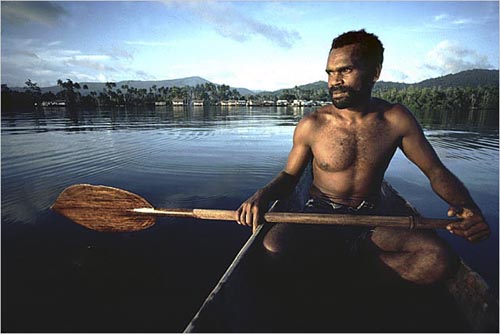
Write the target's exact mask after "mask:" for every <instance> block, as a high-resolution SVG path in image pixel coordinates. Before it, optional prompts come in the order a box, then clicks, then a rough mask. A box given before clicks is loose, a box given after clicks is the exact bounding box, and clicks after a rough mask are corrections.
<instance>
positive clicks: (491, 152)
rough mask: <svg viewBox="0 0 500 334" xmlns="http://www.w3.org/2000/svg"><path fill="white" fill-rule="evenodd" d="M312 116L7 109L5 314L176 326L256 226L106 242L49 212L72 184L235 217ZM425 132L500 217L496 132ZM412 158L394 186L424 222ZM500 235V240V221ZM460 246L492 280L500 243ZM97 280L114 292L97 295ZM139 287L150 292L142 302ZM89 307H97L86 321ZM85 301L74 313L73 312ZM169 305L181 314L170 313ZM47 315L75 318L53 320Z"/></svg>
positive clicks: (206, 226) (396, 168) (189, 226)
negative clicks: (108, 187) (478, 247)
mask: <svg viewBox="0 0 500 334" xmlns="http://www.w3.org/2000/svg"><path fill="white" fill-rule="evenodd" d="M310 111H311V109H307V108H296V109H293V108H272V107H269V108H262V107H258V108H245V107H243V108H241V107H234V108H213V107H201V108H186V107H179V108H171V107H159V108H155V109H117V110H94V111H87V110H80V111H67V110H64V109H47V110H43V111H37V112H31V113H17V114H2V199H1V201H2V244H3V247H4V250H5V251H4V252H3V255H2V256H3V258H2V260H5V262H3V263H4V264H3V268H2V269H4V270H2V273H3V275H7V279H6V280H5V281H6V282H9V285H8V289H4V291H6V293H8V296H7V297H6V299H5V300H6V302H5V308H6V309H9V310H11V311H10V312H12V313H11V316H10V317H9V319H8V320H9V321H11V323H12V319H14V320H16V319H17V321H19V323H20V324H21V323H22V321H24V319H25V318H30V319H39V320H40V323H43V324H44V325H43V326H42V327H40V328H38V330H37V331H49V332H54V331H67V332H73V331H77V330H80V331H87V330H88V331H103V328H105V329H109V331H125V330H126V331H142V332H151V331H159V330H160V328H161V331H172V332H178V331H182V329H183V328H184V326H185V325H186V321H189V319H190V317H192V316H193V314H194V312H196V309H197V307H198V306H199V305H200V304H201V303H202V302H203V299H204V298H205V297H206V295H207V294H208V292H209V291H210V289H211V288H212V287H213V285H214V284H215V282H216V281H217V279H218V278H219V277H220V276H221V274H222V273H223V271H224V269H225V268H226V267H227V265H228V264H229V262H230V261H231V259H232V258H233V257H234V256H235V255H236V253H237V251H238V249H239V248H240V247H241V245H242V244H243V243H244V241H245V239H246V238H247V237H248V236H249V234H250V232H249V231H248V229H245V228H243V227H240V226H238V225H237V224H231V223H227V224H220V223H205V222H204V223H203V224H199V223H197V222H195V221H194V222H193V221H188V222H186V221H182V222H178V221H175V220H174V221H167V222H162V223H158V224H157V225H155V227H154V228H153V229H151V230H146V231H144V232H141V233H137V234H125V235H123V234H122V235H116V234H114V235H108V234H99V233H95V232H91V231H87V230H84V229H83V228H81V227H79V226H74V224H71V223H69V222H68V221H67V220H65V219H64V218H62V217H60V216H58V215H56V214H54V213H52V212H51V211H49V209H48V208H49V207H50V205H51V204H52V203H53V201H54V200H55V198H56V197H57V195H58V194H59V193H60V192H61V191H62V189H64V188H65V187H67V186H69V185H71V184H75V183H92V184H105V185H111V186H115V187H119V188H124V189H127V190H130V191H132V192H135V193H138V194H141V195H142V196H143V197H145V198H147V199H148V200H149V201H150V202H151V203H152V204H154V205H155V206H159V207H199V208H220V209H235V208H236V207H237V206H238V205H239V204H240V203H241V202H242V201H243V200H244V199H246V198H247V197H248V196H249V195H250V194H252V193H253V192H254V191H255V190H256V189H257V188H258V187H261V186H262V185H263V184H265V183H266V182H268V181H269V180H270V179H271V178H272V177H273V176H274V175H276V173H277V172H278V171H279V170H281V168H283V165H284V163H285V161H286V158H287V154H288V152H289V150H290V148H291V143H292V135H293V130H294V126H295V125H296V124H297V122H298V121H299V120H300V119H301V118H302V117H303V115H304V114H306V113H308V112H310ZM425 131H426V134H427V136H428V137H429V139H430V140H431V142H432V144H433V145H434V147H436V150H437V151H438V154H439V155H440V156H441V157H442V158H443V159H444V160H445V163H446V164H447V166H449V167H450V168H451V169H452V170H453V171H454V172H455V173H457V175H458V176H459V177H460V178H461V179H462V180H463V181H464V183H465V184H466V185H467V186H468V187H469V189H470V190H471V191H472V192H473V194H474V196H475V198H477V199H478V201H479V202H480V203H482V204H487V205H486V207H485V210H484V211H485V214H486V215H487V216H488V219H491V220H495V219H496V220H497V221H498V130H497V129H488V128H477V127H476V128H470V127H440V126H435V125H432V126H430V125H428V126H425ZM406 164H409V163H407V160H406V159H405V158H404V157H402V156H401V155H397V156H396V157H395V160H394V161H393V163H391V166H392V167H391V168H392V169H391V170H390V171H388V175H387V176H388V177H389V178H390V180H391V182H393V181H394V184H395V185H396V186H397V188H398V190H400V191H401V192H402V193H404V194H405V196H407V198H408V199H409V200H410V201H412V202H414V203H415V204H416V205H417V207H418V208H422V209H423V211H424V212H423V213H424V214H426V215H430V216H435V215H437V213H440V212H445V211H444V210H443V209H442V203H441V202H438V200H436V201H434V200H430V196H429V195H428V194H429V192H430V190H425V191H424V190H422V184H425V180H424V181H422V179H421V178H422V175H420V174H419V172H418V171H415V170H414V169H409V168H408V167H407V165H406ZM495 180H496V182H495ZM427 191H428V192H427ZM494 234H495V237H496V242H497V241H498V226H495V229H494ZM495 246H496V247H495ZM460 247H461V248H462V249H464V250H465V252H466V253H467V254H472V255H473V256H471V257H469V258H468V259H467V260H468V261H469V264H471V265H473V267H474V266H475V268H479V269H480V270H481V273H482V274H484V273H486V274H487V276H486V277H487V279H489V281H490V282H496V283H498V274H495V268H496V272H498V256H497V257H496V258H495V256H494V254H497V255H498V252H497V248H498V243H496V244H494V245H491V244H486V246H485V247H487V249H486V253H487V254H493V255H489V256H484V254H485V253H481V254H476V253H477V252H476V253H474V252H473V251H471V248H468V247H470V246H468V245H466V246H464V245H459V248H460ZM495 252H496V253H495ZM131 259H132V260H131ZM110 263H111V264H114V265H112V266H109V265H108V264H110ZM138 272H140V273H147V275H145V276H141V275H137V274H136V273H138ZM127 275H128V276H129V277H127ZM495 275H496V276H495ZM102 277H105V278H106V282H107V283H109V284H110V286H111V287H110V288H109V289H110V291H112V292H109V291H108V290H106V289H103V286H102V284H101V283H102V282H101V281H100V279H102ZM200 277H201V279H200ZM2 278H4V277H2ZM194 278H196V279H194ZM135 280H137V281H138V282H139V283H141V284H143V285H144V286H147V293H146V294H144V289H141V288H138V287H137V285H136V284H134V282H135ZM152 280H153V281H152ZM5 281H4V282H5ZM113 282H119V284H121V286H125V287H128V288H127V289H120V288H119V287H115V286H112V285H113ZM131 285H136V287H135V289H134V288H133V287H131ZM27 287H29V289H28V290H27ZM54 291H55V292H57V293H54ZM49 295H50V296H49ZM40 296H41V297H40ZM138 296H141V297H138ZM42 297H43V298H42ZM155 302H156V304H155ZM117 304H118V308H117ZM95 305H102V306H101V308H100V309H99V310H98V311H96V312H95V314H91V315H92V316H88V315H89V312H90V311H89V310H91V309H94V306H95ZM78 307H80V308H81V313H80V315H79V316H78V315H76V314H77V313H74V314H68V313H69V311H68V310H73V309H75V308H78ZM138 308H140V309H138ZM106 310H116V313H113V315H114V316H116V317H118V316H119V317H120V319H128V318H130V319H132V318H134V319H138V317H131V316H130V314H131V312H142V313H141V317H142V318H141V319H148V321H147V324H146V325H145V324H144V323H145V322H144V321H142V322H141V321H139V320H138V321H137V323H127V324H128V325H129V326H128V327H126V328H125V327H119V326H117V325H113V324H111V323H110V320H109V319H107V320H106V319H104V317H103V316H102V314H105V313H104V312H105V311H106ZM127 310H131V311H127ZM158 310H162V311H161V312H159V311H158ZM164 310H169V311H170V312H167V313H169V314H173V316H171V317H167V318H165V312H164ZM101 311H102V312H101ZM114 312H115V311H114ZM120 312H121V313H120ZM53 314H64V316H65V317H66V318H65V319H68V320H66V322H65V323H64V322H63V323H61V322H57V321H55V320H50V319H53V317H52V318H51V315H53ZM99 314H101V315H100V318H99ZM134 315H137V314H134ZM96 317H97V318H96ZM89 319H90V320H89ZM106 321H107V322H106ZM130 321H131V322H133V321H132V320H130ZM139 322H140V323H139ZM82 323H84V324H85V325H81V324H82ZM63 324H64V326H66V327H62V326H63ZM103 324H104V327H103V326H98V325H103ZM82 326H84V327H82ZM16 328H17V329H21V331H23V330H22V329H26V327H22V326H20V327H16ZM16 328H14V329H16ZM86 329H87V330H86ZM12 331H14V330H12ZM24 331H26V330H24Z"/></svg>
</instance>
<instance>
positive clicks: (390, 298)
mask: <svg viewBox="0 0 500 334" xmlns="http://www.w3.org/2000/svg"><path fill="white" fill-rule="evenodd" d="M307 170H309V169H307ZM304 174H305V175H304V176H303V177H302V179H301V181H300V182H299V185H298V186H297V189H296V191H295V193H294V194H293V195H292V196H291V197H290V198H288V199H286V200H283V201H278V202H276V203H275V204H274V205H273V207H272V209H271V210H274V211H286V212H293V211H298V210H299V208H300V207H301V206H302V203H304V202H305V200H306V196H307V189H308V188H309V185H310V182H311V176H310V172H306V173H304ZM382 194H383V197H384V201H383V203H384V204H383V205H385V207H387V208H388V209H390V211H388V212H387V215H410V214H411V215H418V212H417V211H416V210H415V208H413V207H412V206H411V205H410V204H409V203H408V202H407V201H406V200H405V199H404V198H402V197H401V196H400V195H399V194H398V193H397V192H396V191H395V190H394V189H393V188H392V187H391V186H390V185H389V184H388V183H386V182H384V184H383V187H382ZM271 226H272V225H271V224H264V225H261V226H260V227H259V229H258V231H257V232H256V233H254V234H253V235H252V236H251V237H250V238H249V240H248V241H247V242H246V243H245V245H244V246H243V248H242V249H241V250H240V252H239V253H238V255H237V256H236V258H235V259H234V261H233V262H232V264H231V265H230V267H229V268H228V269H227V271H226V272H225V274H224V275H223V276H222V278H221V279H220V281H219V282H218V284H217V285H216V286H215V288H214V289H213V291H212V292H211V293H210V295H209V296H208V297H207V298H206V300H205V302H204V303H203V305H202V306H201V308H200V309H199V311H198V312H197V313H196V315H195V316H194V317H193V318H192V320H191V322H190V323H189V324H188V325H187V327H186V329H185V332H188V333H191V332H193V333H194V332H232V333H234V332H498V328H499V327H498V297H497V296H495V295H493V294H492V292H491V289H490V288H489V287H488V284H487V283H486V282H485V281H484V279H483V278H482V277H481V276H480V275H479V274H478V273H476V272H474V271H473V270H472V269H471V268H470V267H469V266H467V265H466V264H465V263H464V262H463V261H462V260H459V266H458V270H456V272H455V273H454V275H453V276H452V277H451V278H449V279H448V280H446V281H445V282H443V283H442V284H439V285H436V286H432V287H425V288H422V287H418V286H415V285H410V284H395V285H392V286H390V287H387V286H385V285H383V284H382V285H380V284H378V283H377V282H375V283H374V282H373V280H372V279H371V276H370V273H369V272H366V271H365V269H364V268H363V267H362V266H359V265H358V266H356V265H353V264H352V263H349V264H345V263H338V262H330V261H328V260H326V261H327V262H328V263H323V264H320V265H319V267H318V262H317V261H316V262H315V261H312V262H315V265H316V267H313V266H312V265H309V264H307V263H300V261H299V262H297V263H292V264H291V265H290V266H289V267H286V265H284V266H280V265H276V263H275V262H273V261H272V260H270V259H269V256H268V254H267V253H266V252H265V251H264V249H263V246H262V240H263V238H264V236H265V234H266V233H267V231H268V230H269V229H270V228H271ZM322 261H324V259H322Z"/></svg>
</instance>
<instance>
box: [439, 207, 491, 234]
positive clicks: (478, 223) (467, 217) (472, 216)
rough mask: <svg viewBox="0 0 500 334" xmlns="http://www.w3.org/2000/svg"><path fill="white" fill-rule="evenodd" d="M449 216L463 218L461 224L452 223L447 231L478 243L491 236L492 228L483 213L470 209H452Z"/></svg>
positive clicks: (447, 227)
mask: <svg viewBox="0 0 500 334" xmlns="http://www.w3.org/2000/svg"><path fill="white" fill-rule="evenodd" d="M448 216H449V217H452V216H455V217H458V218H462V220H461V221H460V222H457V223H451V224H449V225H448V226H446V229H447V230H448V231H450V233H453V234H455V235H458V236H460V237H462V238H464V239H466V240H468V241H470V242H478V241H482V240H485V239H487V238H488V237H489V236H490V227H489V226H488V224H487V223H486V221H485V219H484V217H483V215H482V213H481V212H480V211H479V210H477V211H475V210H474V211H473V210H471V209H468V208H462V209H457V208H454V207H450V208H449V209H448Z"/></svg>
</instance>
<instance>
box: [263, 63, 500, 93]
mask: <svg viewBox="0 0 500 334" xmlns="http://www.w3.org/2000/svg"><path fill="white" fill-rule="evenodd" d="M327 85H328V84H327V82H326V81H317V82H314V83H310V84H306V85H302V86H298V88H300V89H303V90H305V89H313V90H316V89H322V88H324V89H327ZM498 85H499V76H498V70H482V69H475V70H467V71H462V72H458V73H455V74H448V75H445V76H442V77H438V78H432V79H427V80H424V81H421V82H417V83H413V84H407V83H402V82H391V81H378V82H377V83H376V84H375V87H374V88H373V90H374V91H377V90H384V89H390V88H396V89H403V88H406V87H409V86H415V87H420V88H424V87H442V88H448V87H479V86H493V87H498ZM294 88H295V87H294ZM294 88H287V89H288V90H293V89H294ZM287 89H280V90H277V91H274V92H262V93H261V94H273V95H280V94H282V93H283V91H285V90H287Z"/></svg>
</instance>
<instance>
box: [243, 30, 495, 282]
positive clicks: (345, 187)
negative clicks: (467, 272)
mask: <svg viewBox="0 0 500 334" xmlns="http://www.w3.org/2000/svg"><path fill="white" fill-rule="evenodd" d="M383 50H384V48H383V46H382V43H381V42H380V41H379V39H378V38H377V36H375V35H373V34H370V33H367V32H365V31H364V30H360V31H350V32H347V33H344V34H342V35H340V36H339V37H337V38H335V39H334V40H333V43H332V47H331V50H330V53H329V56H328V61H327V65H326V73H327V74H328V88H329V91H330V94H331V97H332V102H333V105H330V106H325V107H322V108H320V109H319V110H317V111H315V112H313V113H311V114H309V115H307V116H305V117H304V118H303V119H302V120H301V121H300V122H299V124H298V125H297V127H296V129H295V132H294V136H293V147H292V149H291V152H290V154H289V156H288V161H287V164H286V166H285V169H284V170H283V171H282V172H280V173H279V175H278V176H277V177H276V178H275V179H274V180H272V181H271V182H270V183H269V184H267V185H266V186H265V187H264V188H262V189H260V190H258V191H257V192H256V193H255V194H254V195H253V196H251V197H250V198H249V199H248V200H247V201H245V202H244V203H243V204H242V205H241V206H240V208H239V209H238V210H237V216H236V220H237V222H238V223H239V224H243V225H247V226H253V227H254V229H255V228H256V226H257V225H258V224H259V223H260V222H261V221H262V215H263V213H264V212H265V211H266V210H267V208H268V205H269V203H270V202H271V201H273V200H275V199H278V198H282V197H284V196H286V195H288V194H290V193H291V192H292V191H293V189H294V187H295V185H296V184H297V182H298V179H299V177H300V176H301V174H302V172H303V171H304V168H305V167H306V166H307V164H308V162H309V161H310V160H311V159H312V172H313V177H314V180H313V184H312V186H311V189H310V194H311V200H310V201H308V204H307V207H309V208H313V209H314V210H316V211H315V212H342V213H345V212H353V213H357V212H359V211H362V213H365V212H368V213H370V212H374V211H373V210H372V209H373V208H375V209H376V207H377V204H378V199H379V193H380V188H381V184H382V180H383V177H384V173H385V171H386V169H387V167H388V165H389V162H390V160H391V159H392V157H393V155H394V153H395V151H396V149H397V148H398V147H399V148H400V149H401V150H402V151H403V152H404V154H405V155H406V156H407V157H408V159H410V160H411V161H412V162H413V163H415V165H417V166H418V167H419V168H420V169H421V170H422V172H423V173H424V174H425V175H426V176H427V178H428V179H429V181H430V183H431V186H432V189H433V190H434V191H435V192H436V193H437V194H438V195H439V196H440V197H441V198H442V199H443V200H445V201H446V202H447V203H449V205H450V208H449V211H448V215H449V216H456V217H459V218H462V220H461V221H460V222H458V223H450V224H449V225H448V226H447V229H448V231H449V232H451V233H453V234H455V235H457V236H460V237H463V238H465V239H467V240H468V241H470V242H476V241H480V240H483V239H485V238H487V237H488V236H489V233H490V231H489V226H488V225H487V223H486V222H485V220H484V218H483V215H482V213H481V210H480V209H479V208H478V206H477V205H476V204H475V203H474V201H473V199H472V198H471V196H470V195H469V192H468V191H467V189H466V188H465V187H464V185H463V184H462V183H461V182H460V181H459V180H458V179H457V177H455V176H454V175H453V174H452V173H451V172H450V171H449V170H448V169H447V168H446V167H445V166H444V165H443V164H442V162H441V161H440V159H439V158H438V156H437V154H436V152H435V151H434V149H433V148H432V147H431V145H430V144H429V142H428V141H427V139H426V138H425V136H424V134H423V132H422V129H421V127H420V125H419V124H418V122H417V120H416V119H415V118H414V117H413V115H412V113H411V112H410V111H409V110H408V109H406V108H405V107H404V106H402V105H400V104H391V103H389V102H387V101H383V100H380V99H377V98H372V97H371V91H372V88H373V85H374V84H375V82H376V81H377V79H378V78H379V75H380V72H381V69H382V62H383ZM325 208H326V211H325ZM294 229H297V227H296V226H292V224H277V225H275V226H273V228H272V229H271V230H270V231H269V233H268V234H267V235H266V237H265V239H264V246H265V247H266V249H267V250H268V251H269V252H271V253H274V254H280V253H286V252H287V248H289V247H291V246H290V245H289V243H293V242H300V241H297V240H295V241H293V238H292V237H290V236H291V235H296V234H297V233H296V232H293V230H294ZM353 231H354V232H353ZM367 232H368V233H367ZM294 233H295V234H294ZM336 233H338V234H339V235H341V237H340V240H342V241H345V242H346V243H347V244H348V245H349V246H348V247H350V248H353V246H359V245H358V244H359V242H360V240H361V242H363V243H365V246H366V245H368V247H371V248H372V249H374V250H375V253H376V254H377V256H378V259H379V260H380V261H381V262H382V263H383V264H384V265H385V266H387V267H388V268H390V269H391V270H392V271H394V272H395V273H397V274H398V275H399V277H401V278H403V279H404V280H406V281H410V282H413V283H417V284H431V283H434V282H437V281H439V280H441V279H443V278H444V277H445V275H446V274H447V273H448V271H449V267H450V263H451V258H452V256H451V255H450V252H449V251H448V248H447V246H446V244H445V243H444V242H443V241H442V240H441V239H439V238H438V237H437V235H436V234H435V232H434V231H423V230H418V231H410V230H402V229H392V228H381V227H379V228H375V229H373V230H372V231H366V230H363V229H358V230H356V229H352V228H348V227H345V228H343V227H341V228H337V230H336ZM299 237H300V236H299ZM332 242H339V240H334V241H332ZM354 248H356V247H354ZM364 249H366V247H365V248H364Z"/></svg>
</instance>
